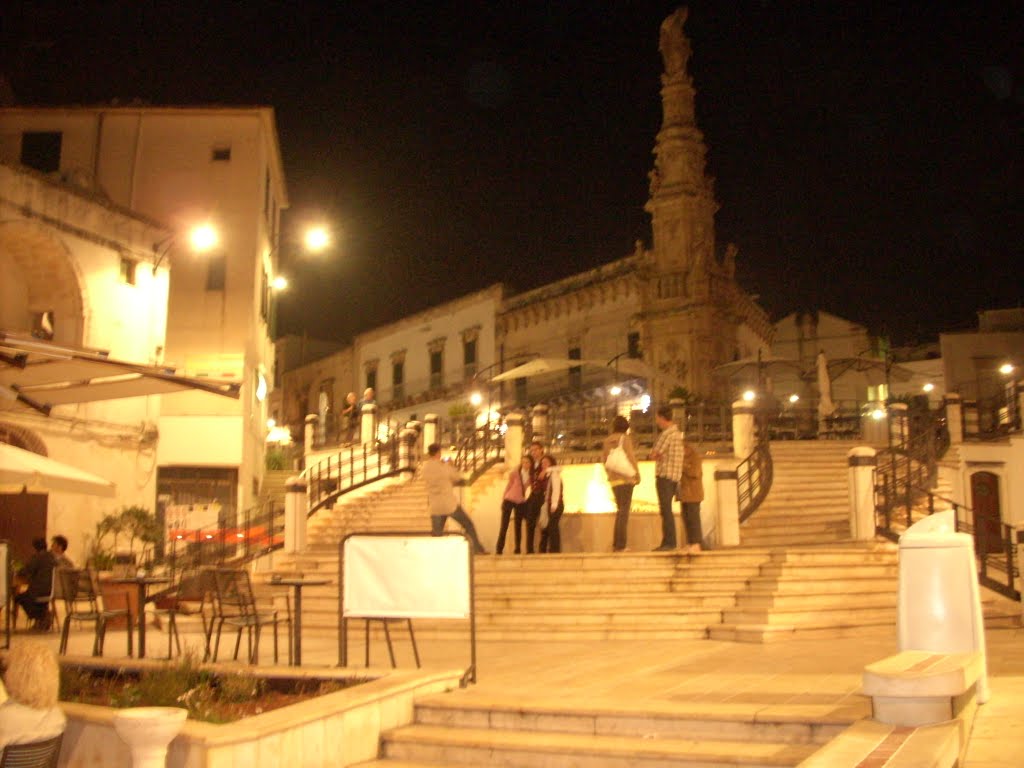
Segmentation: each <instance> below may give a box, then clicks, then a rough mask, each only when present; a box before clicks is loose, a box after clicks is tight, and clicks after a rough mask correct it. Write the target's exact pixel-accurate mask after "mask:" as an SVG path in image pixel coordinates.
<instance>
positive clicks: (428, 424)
mask: <svg viewBox="0 0 1024 768" xmlns="http://www.w3.org/2000/svg"><path fill="white" fill-rule="evenodd" d="M436 442H437V414H436V413H428V414H427V415H426V416H424V417H423V452H424V453H426V452H427V448H429V447H430V446H431V445H433V444H434V443H436Z"/></svg>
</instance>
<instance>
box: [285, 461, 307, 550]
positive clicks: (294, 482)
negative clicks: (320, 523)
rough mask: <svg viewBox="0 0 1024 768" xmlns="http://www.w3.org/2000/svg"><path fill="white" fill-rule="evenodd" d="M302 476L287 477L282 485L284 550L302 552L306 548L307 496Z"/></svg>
mask: <svg viewBox="0 0 1024 768" xmlns="http://www.w3.org/2000/svg"><path fill="white" fill-rule="evenodd" d="M306 489H307V485H306V481H305V479H304V478H302V477H299V476H295V477H289V478H288V479H287V480H286V481H285V485H284V494H285V495H284V551H285V552H302V551H304V550H305V549H306V513H307V512H308V511H309V497H308V496H307V495H306Z"/></svg>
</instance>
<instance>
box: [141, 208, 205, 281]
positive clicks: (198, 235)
mask: <svg viewBox="0 0 1024 768" xmlns="http://www.w3.org/2000/svg"><path fill="white" fill-rule="evenodd" d="M180 234H182V233H181V232H172V233H171V234H170V235H168V236H167V237H165V238H164V239H163V240H160V241H159V242H156V243H153V253H154V254H155V255H156V260H155V261H154V262H153V274H154V275H155V274H156V273H157V270H158V269H160V265H161V264H162V263H163V261H164V259H166V258H167V254H168V253H170V252H171V248H172V247H173V246H174V243H175V241H176V240H177V239H178V236H179V235H180ZM184 234H185V236H186V237H187V239H188V244H189V248H190V250H191V251H192V252H193V253H209V252H210V251H212V250H213V249H214V248H216V247H217V246H218V245H220V233H219V232H218V231H217V228H216V227H215V226H214V225H213V224H211V223H210V222H208V221H207V222H203V223H202V224H196V225H195V226H194V227H192V228H191V229H189V230H187V231H186V232H185V233H184ZM161 249H163V250H161Z"/></svg>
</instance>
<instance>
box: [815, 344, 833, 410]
mask: <svg viewBox="0 0 1024 768" xmlns="http://www.w3.org/2000/svg"><path fill="white" fill-rule="evenodd" d="M817 369H818V418H819V419H827V418H828V417H829V416H831V415H832V414H833V413H835V412H836V404H835V403H834V402H833V401H832V379H831V377H830V376H829V374H828V358H827V357H826V356H825V352H824V350H822V351H821V352H819V353H818V359H817Z"/></svg>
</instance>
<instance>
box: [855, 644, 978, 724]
mask: <svg viewBox="0 0 1024 768" xmlns="http://www.w3.org/2000/svg"><path fill="white" fill-rule="evenodd" d="M984 670H985V660H984V657H983V656H982V655H981V654H980V653H978V652H977V651H972V652H969V653H932V652H931V651H903V652H902V653H897V654H896V655H895V656H889V657H888V658H885V659H882V660H881V661H876V662H874V663H873V664H869V665H868V666H867V667H865V668H864V677H863V686H862V689H861V691H862V693H863V694H864V695H865V696H870V697H871V708H872V712H873V713H874V718H875V719H876V720H878V721H879V722H883V723H889V724H890V725H909V726H918V725H928V724H931V723H939V722H942V721H944V720H952V719H953V718H955V717H957V716H958V715H959V714H960V713H961V712H962V711H963V710H964V709H966V708H967V707H969V706H972V705H973V704H974V703H975V691H976V688H977V683H978V680H979V678H980V677H981V675H982V674H984Z"/></svg>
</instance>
